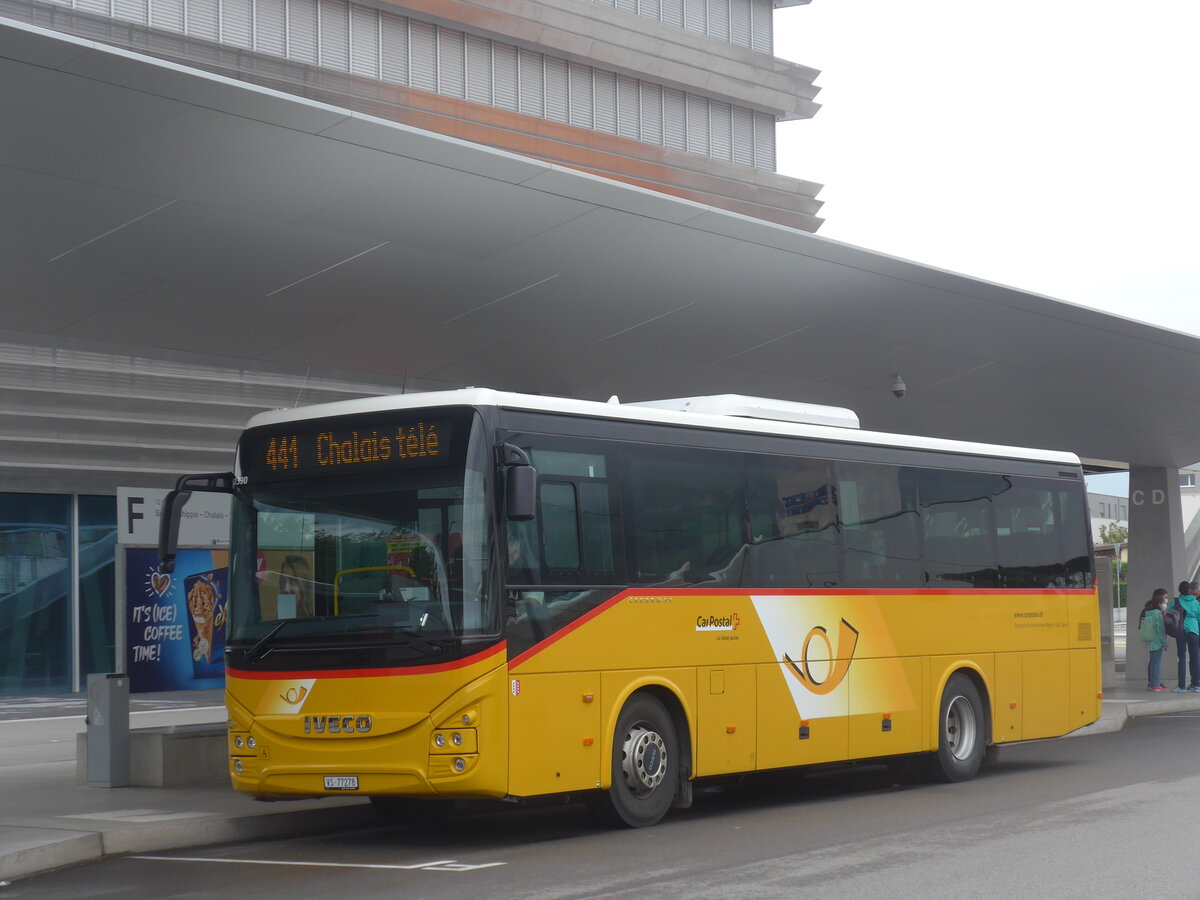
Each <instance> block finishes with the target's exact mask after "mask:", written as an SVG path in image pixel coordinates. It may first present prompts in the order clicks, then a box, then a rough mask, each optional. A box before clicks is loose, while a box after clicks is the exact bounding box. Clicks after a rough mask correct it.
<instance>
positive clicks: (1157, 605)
mask: <svg viewBox="0 0 1200 900" xmlns="http://www.w3.org/2000/svg"><path fill="white" fill-rule="evenodd" d="M1168 597H1169V595H1168V594H1167V591H1166V589H1165V588H1159V589H1158V590H1156V591H1155V592H1154V594H1153V595H1152V596H1151V597H1150V599H1149V600H1147V601H1146V606H1145V607H1144V608H1143V609H1142V616H1141V619H1140V620H1139V621H1138V637H1140V638H1141V639H1142V640H1143V641H1145V642H1146V649H1147V650H1148V651H1149V652H1150V663H1149V665H1148V666H1147V668H1146V690H1148V691H1165V690H1167V688H1166V687H1165V686H1164V685H1163V683H1162V681H1161V678H1162V653H1163V650H1164V649H1165V648H1166V646H1167V632H1166V628H1165V625H1164V622H1163V612H1164V611H1165V610H1166V608H1167V603H1168Z"/></svg>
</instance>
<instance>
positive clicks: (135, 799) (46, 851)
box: [0, 691, 376, 885]
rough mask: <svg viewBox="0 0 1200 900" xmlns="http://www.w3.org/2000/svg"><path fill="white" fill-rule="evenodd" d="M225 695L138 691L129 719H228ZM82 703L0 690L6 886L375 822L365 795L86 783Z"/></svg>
mask: <svg viewBox="0 0 1200 900" xmlns="http://www.w3.org/2000/svg"><path fill="white" fill-rule="evenodd" d="M188 695H191V696H188ZM222 702H223V701H222V695H221V692H220V691H194V692H186V693H185V694H153V695H145V694H144V695H135V696H134V697H132V698H131V700H130V728H131V729H135V728H142V727H152V726H161V725H194V724H203V723H217V724H220V723H224V721H225V709H224V706H223V705H221V704H222ZM84 712H85V702H84V700H83V698H82V697H81V696H79V695H68V696H65V697H57V698H51V697H39V698H20V699H14V698H0V885H2V884H3V883H4V882H8V881H11V880H13V879H16V878H22V877H25V876H29V875H33V874H36V873H38V872H45V871H48V870H50V869H57V868H61V867H63V866H70V865H76V864H79V863H85V862H90V861H92V860H96V859H100V858H101V857H104V856H112V855H117V854H122V853H143V852H153V851H158V850H166V849H169V848H176V847H192V846H200V845H202V844H215V843H223V842H226V841H241V840H253V839H257V838H273V837H283V836H287V835H293V834H306V833H314V832H318V831H322V830H334V829H339V828H350V827H355V826H359V825H364V824H369V823H373V822H375V821H376V819H375V818H374V815H373V813H372V811H371V808H370V806H369V805H368V804H367V802H366V800H365V798H355V799H349V798H347V799H342V798H329V799H324V800H298V801H290V802H279V803H264V802H260V801H256V800H254V799H252V798H250V797H247V796H246V795H244V794H238V793H236V792H235V791H233V789H232V788H230V787H229V785H228V782H220V783H212V784H200V785H188V786H181V787H160V788H156V787H125V788H90V787H87V786H86V785H85V784H79V783H78V782H77V781H76V764H75V741H76V734H78V733H80V732H84V731H86V730H87V726H86V724H85V722H84Z"/></svg>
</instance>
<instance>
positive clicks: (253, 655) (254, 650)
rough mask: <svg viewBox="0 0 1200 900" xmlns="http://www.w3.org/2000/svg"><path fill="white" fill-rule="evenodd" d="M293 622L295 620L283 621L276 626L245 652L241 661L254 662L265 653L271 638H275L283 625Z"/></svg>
mask: <svg viewBox="0 0 1200 900" xmlns="http://www.w3.org/2000/svg"><path fill="white" fill-rule="evenodd" d="M295 621H296V619H283V620H282V621H281V622H280V623H279V624H278V625H276V626H275V627H274V628H272V629H271V630H270V631H268V632H267V633H266V634H264V635H263V636H262V637H261V638H259V639H258V640H257V641H256V642H255V644H254V646H253V647H251V648H250V649H249V650H247V651H246V655H245V656H243V657H242V661H243V662H254V660H256V659H258V658H259V657H260V656H262V655H263V654H264V653H266V652H267V645H268V644H269V643H270V642H271V638H273V637H275V635H276V634H278V633H279V631H280V630H281V629H282V628H283V627H284V626H285V625H290V624H292V623H293V622H295Z"/></svg>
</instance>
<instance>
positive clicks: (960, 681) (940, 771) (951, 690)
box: [930, 672, 988, 781]
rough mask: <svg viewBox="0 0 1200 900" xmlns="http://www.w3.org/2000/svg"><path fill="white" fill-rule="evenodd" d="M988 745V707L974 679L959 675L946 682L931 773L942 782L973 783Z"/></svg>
mask: <svg viewBox="0 0 1200 900" xmlns="http://www.w3.org/2000/svg"><path fill="white" fill-rule="evenodd" d="M987 745H988V721H987V707H986V706H985V704H984V702H983V697H982V696H981V695H980V693H979V688H978V686H977V685H976V684H975V681H974V679H972V678H970V677H968V676H967V675H965V674H963V673H962V672H956V673H955V674H954V675H951V676H950V680H949V681H947V682H946V689H945V690H944V691H942V702H941V707H940V710H939V713H938V748H937V752H936V753H935V754H934V755H933V759H932V760H931V762H933V766H932V767H931V773H930V774H932V775H933V776H934V778H935V779H936V780H938V781H969V780H970V779H972V778H974V777H975V776H976V774H978V772H979V767H980V766H981V765H982V764H983V757H984V754H985V752H986V751H987Z"/></svg>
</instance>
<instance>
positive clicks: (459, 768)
mask: <svg viewBox="0 0 1200 900" xmlns="http://www.w3.org/2000/svg"><path fill="white" fill-rule="evenodd" d="M466 768H467V761H466V760H465V759H463V758H462V757H461V756H456V757H454V771H455V772H463V771H465V770H466Z"/></svg>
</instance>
